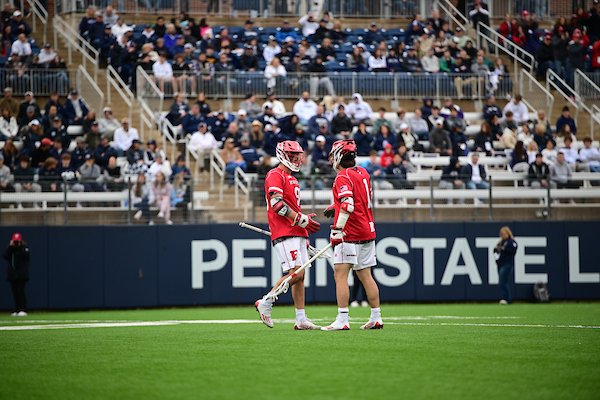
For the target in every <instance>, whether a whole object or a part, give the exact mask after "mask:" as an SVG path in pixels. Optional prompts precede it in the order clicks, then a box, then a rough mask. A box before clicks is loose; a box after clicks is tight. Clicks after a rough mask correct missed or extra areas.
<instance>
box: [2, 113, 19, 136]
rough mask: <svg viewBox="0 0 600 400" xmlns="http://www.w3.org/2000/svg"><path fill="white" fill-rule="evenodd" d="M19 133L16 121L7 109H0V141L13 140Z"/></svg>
mask: <svg viewBox="0 0 600 400" xmlns="http://www.w3.org/2000/svg"><path fill="white" fill-rule="evenodd" d="M18 133H19V125H17V119H16V118H15V117H13V116H12V114H11V112H10V109H9V108H2V107H0V140H1V141H5V140H6V139H7V138H14V137H16V136H17V134H18Z"/></svg>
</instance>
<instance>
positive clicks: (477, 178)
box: [460, 153, 489, 189]
mask: <svg viewBox="0 0 600 400" xmlns="http://www.w3.org/2000/svg"><path fill="white" fill-rule="evenodd" d="M460 175H461V177H462V179H463V180H464V181H465V187H466V188H467V189H488V188H489V184H488V182H487V181H486V173H485V168H484V167H483V165H481V164H479V154H478V153H472V154H471V160H470V161H469V163H467V165H465V166H463V167H462V169H461V171H460Z"/></svg>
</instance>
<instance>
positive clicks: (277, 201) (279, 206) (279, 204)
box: [271, 197, 290, 217]
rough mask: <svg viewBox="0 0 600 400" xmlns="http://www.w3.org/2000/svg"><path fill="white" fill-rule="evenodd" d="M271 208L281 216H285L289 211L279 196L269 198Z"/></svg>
mask: <svg viewBox="0 0 600 400" xmlns="http://www.w3.org/2000/svg"><path fill="white" fill-rule="evenodd" d="M271 208H272V209H273V211H275V212H276V213H277V214H279V215H281V216H282V217H285V216H287V215H288V214H289V212H290V208H289V207H288V205H287V204H285V201H283V199H282V198H281V197H272V198H271Z"/></svg>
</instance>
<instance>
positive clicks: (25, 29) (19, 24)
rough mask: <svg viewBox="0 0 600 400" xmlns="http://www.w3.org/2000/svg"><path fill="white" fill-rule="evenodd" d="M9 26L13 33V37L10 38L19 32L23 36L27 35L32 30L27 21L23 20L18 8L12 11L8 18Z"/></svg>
mask: <svg viewBox="0 0 600 400" xmlns="http://www.w3.org/2000/svg"><path fill="white" fill-rule="evenodd" d="M10 28H11V30H10V31H11V33H12V35H13V37H11V39H12V40H14V37H16V36H17V35H19V34H21V33H22V34H24V35H25V36H29V35H31V32H32V31H31V28H30V27H29V25H28V24H27V22H25V21H24V20H23V13H21V11H19V10H15V11H14V12H13V15H12V18H11V19H10Z"/></svg>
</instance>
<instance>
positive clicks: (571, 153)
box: [559, 136, 587, 171]
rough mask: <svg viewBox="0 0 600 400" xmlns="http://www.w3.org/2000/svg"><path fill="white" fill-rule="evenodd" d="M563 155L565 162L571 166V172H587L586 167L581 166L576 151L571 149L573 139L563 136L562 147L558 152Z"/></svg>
mask: <svg viewBox="0 0 600 400" xmlns="http://www.w3.org/2000/svg"><path fill="white" fill-rule="evenodd" d="M559 151H560V152H562V153H563V154H564V155H565V160H566V161H567V163H568V164H569V165H570V166H571V169H572V170H573V171H587V169H586V168H587V165H584V164H581V163H580V160H579V154H578V153H577V149H575V148H574V147H573V139H572V137H571V136H565V138H564V146H563V147H561V148H560V150H559Z"/></svg>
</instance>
